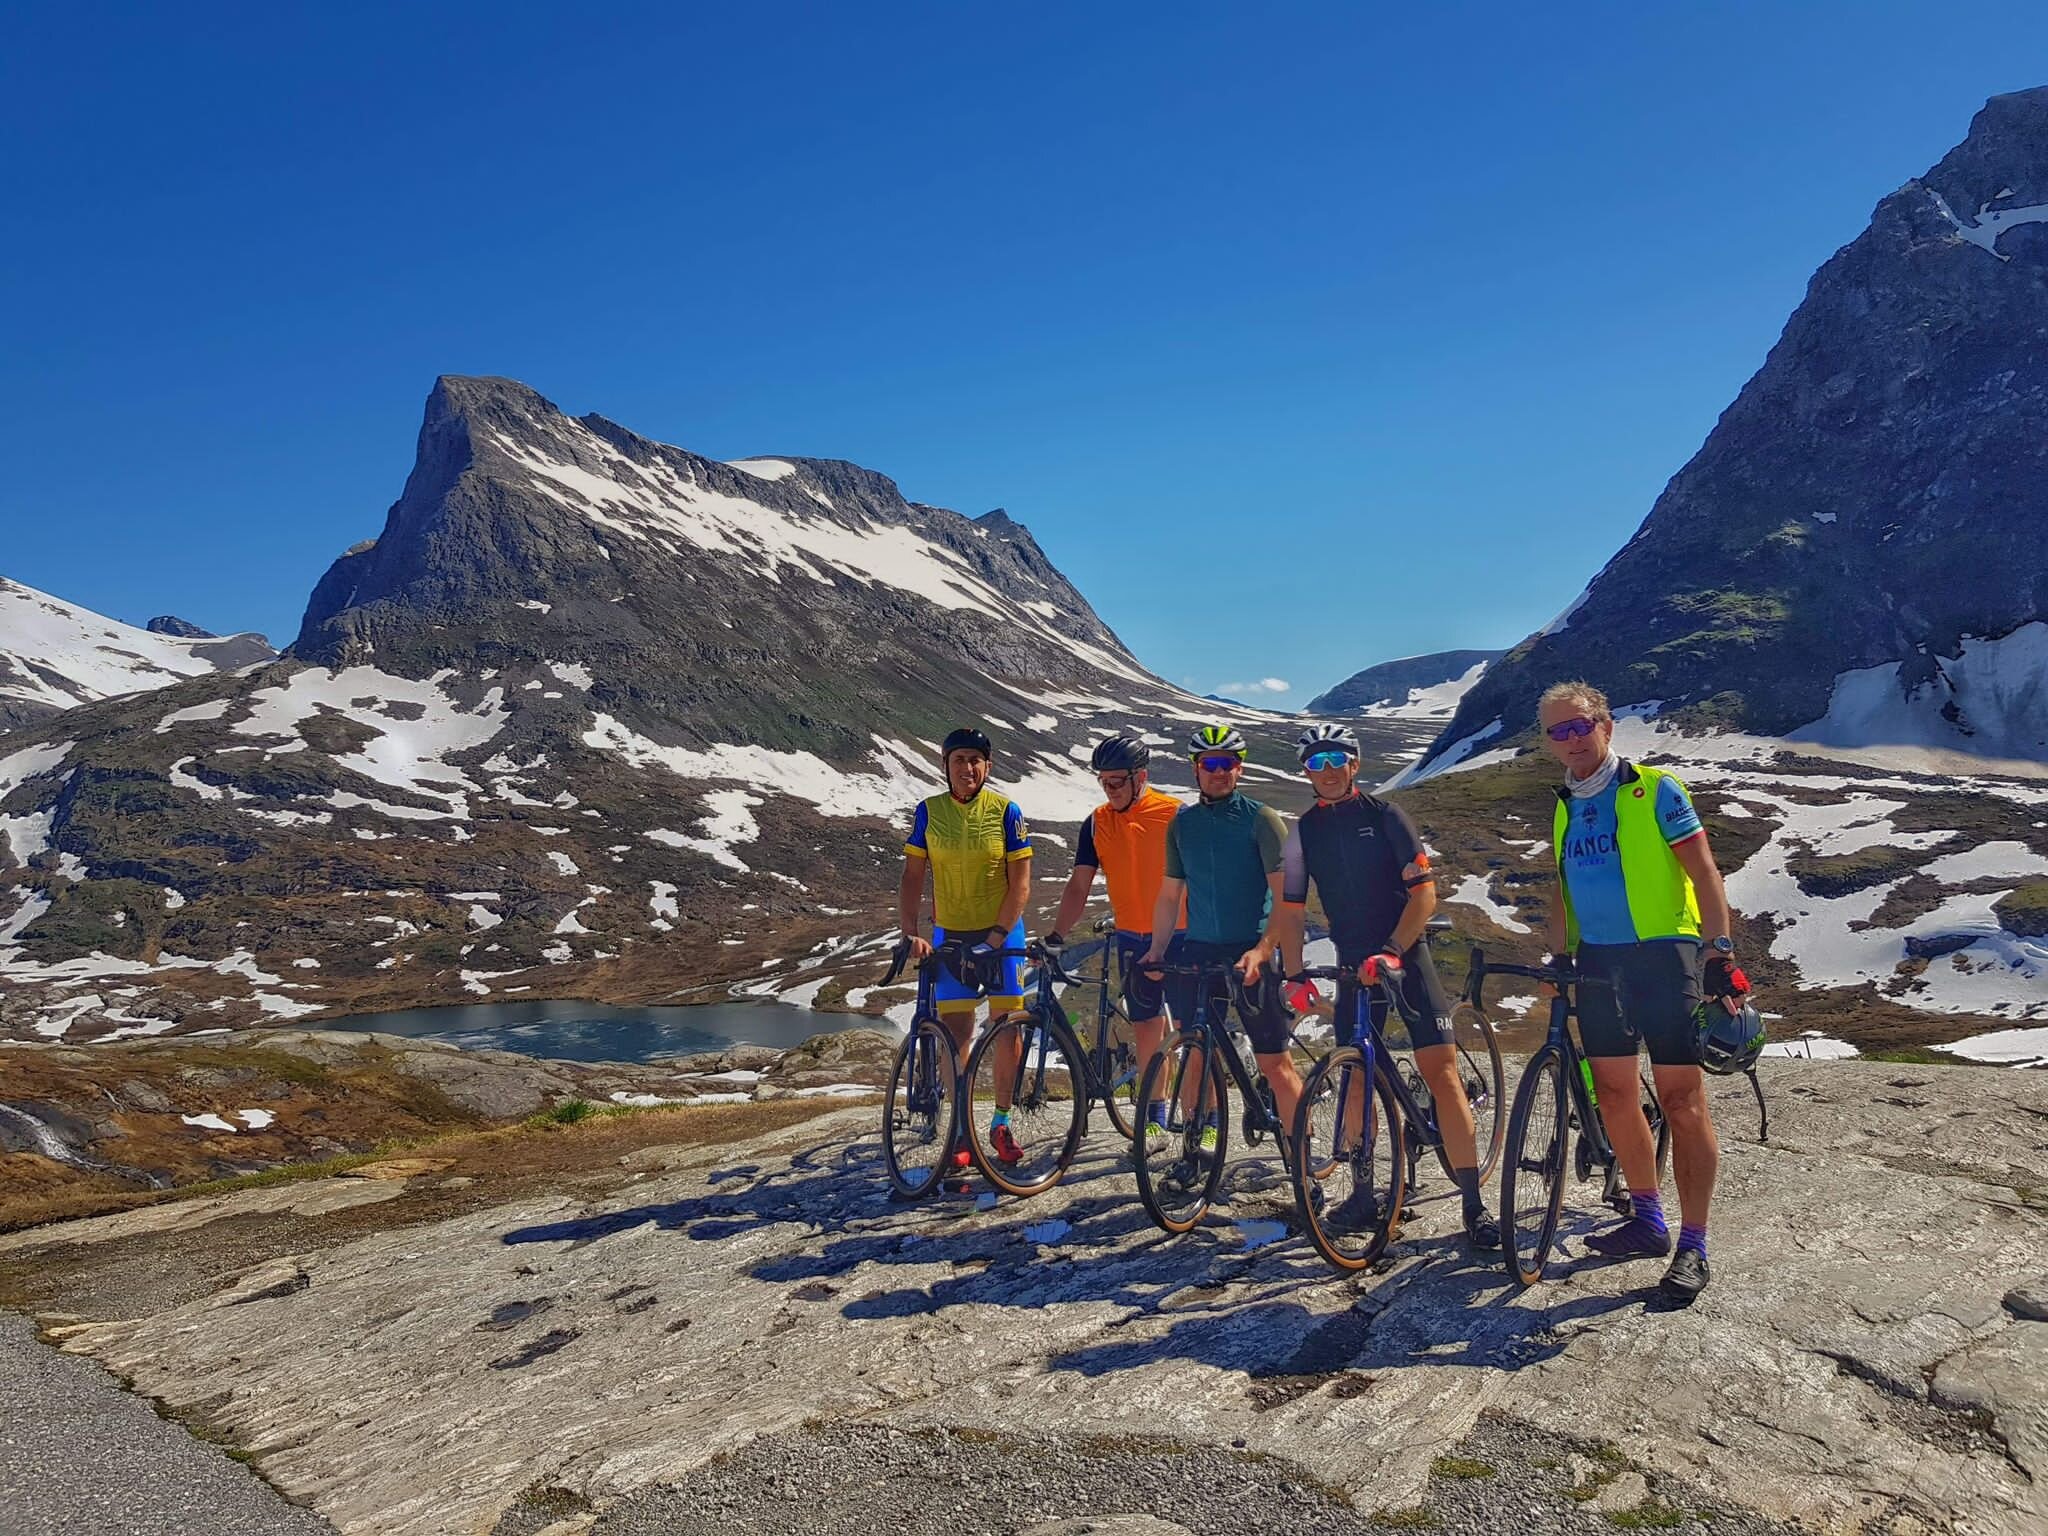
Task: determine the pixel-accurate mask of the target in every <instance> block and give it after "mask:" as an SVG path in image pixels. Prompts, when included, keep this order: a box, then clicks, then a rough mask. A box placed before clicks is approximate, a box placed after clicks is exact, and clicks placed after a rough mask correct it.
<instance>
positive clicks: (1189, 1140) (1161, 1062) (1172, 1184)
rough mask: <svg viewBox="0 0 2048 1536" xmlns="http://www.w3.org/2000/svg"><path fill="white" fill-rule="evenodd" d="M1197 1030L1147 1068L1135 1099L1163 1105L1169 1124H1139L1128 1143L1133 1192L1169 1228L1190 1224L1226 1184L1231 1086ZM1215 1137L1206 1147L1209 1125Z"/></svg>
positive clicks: (1186, 1227)
mask: <svg viewBox="0 0 2048 1536" xmlns="http://www.w3.org/2000/svg"><path fill="white" fill-rule="evenodd" d="M1200 1040H1201V1037H1200V1036H1199V1035H1182V1036H1181V1037H1180V1038H1179V1039H1177V1040H1174V1041H1171V1042H1169V1043H1168V1045H1167V1047H1166V1049H1165V1050H1163V1051H1161V1052H1160V1053H1159V1054H1158V1055H1157V1056H1154V1057H1153V1058H1152V1060H1151V1061H1150V1062H1149V1063H1148V1064H1147V1065H1146V1067H1145V1075H1144V1076H1143V1077H1142V1078H1141V1079H1139V1088H1138V1100H1139V1102H1140V1103H1142V1104H1145V1105H1148V1106H1149V1105H1155V1104H1156V1105H1163V1106H1164V1113H1165V1115H1166V1124H1165V1126H1164V1127H1163V1128H1161V1129H1160V1130H1159V1131H1157V1132H1154V1131H1153V1130H1152V1129H1151V1128H1150V1127H1149V1126H1140V1127H1139V1128H1138V1134H1137V1136H1136V1137H1135V1138H1134V1139H1133V1140H1132V1142H1131V1158H1132V1162H1133V1164H1134V1165H1135V1167H1136V1170H1137V1175H1138V1198H1139V1199H1140V1200H1141V1201H1143V1202H1144V1205H1145V1210H1146V1212H1147V1214H1149V1215H1150V1216H1151V1218H1152V1219H1153V1221H1155V1222H1156V1223H1158V1225H1159V1226H1160V1227H1161V1228H1162V1229H1164V1230H1165V1231H1168V1232H1186V1231H1189V1230H1191V1229H1192V1228H1193V1227H1194V1225H1195V1224H1196V1223H1197V1222H1199V1221H1200V1220H1201V1219H1202V1217H1203V1216H1204V1215H1206V1214H1207V1213H1208V1210H1209V1207H1210V1206H1211V1205H1212V1204H1213V1203H1214V1202H1215V1199H1216V1191H1217V1189H1218V1188H1219V1187H1220V1186H1221V1185H1222V1183H1223V1153H1224V1150H1225V1148H1226V1147H1227V1146H1228V1145H1229V1141H1230V1100H1229V1090H1228V1088H1227V1087H1226V1086H1225V1082H1224V1077H1223V1063H1222V1062H1220V1061H1218V1060H1217V1059H1216V1052H1215V1050H1214V1049H1205V1048H1204V1047H1203V1046H1202V1045H1201V1044H1200ZM1210 1130H1213V1132H1214V1142H1213V1145H1212V1146H1211V1147H1204V1145H1203V1142H1204V1140H1205V1139H1206V1137H1207V1132H1209V1131H1210Z"/></svg>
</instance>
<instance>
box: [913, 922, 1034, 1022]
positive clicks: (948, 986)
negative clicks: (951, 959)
mask: <svg viewBox="0 0 2048 1536" xmlns="http://www.w3.org/2000/svg"><path fill="white" fill-rule="evenodd" d="M960 937H961V938H963V939H971V940H972V941H973V942H974V943H976V944H982V943H986V942H987V940H988V930H987V929H986V928H984V929H982V930H981V931H980V932H979V933H976V932H973V931H972V930H970V931H969V932H967V933H963V934H962V935H960ZM945 942H946V930H945V929H943V928H939V927H934V928H933V929H932V946H933V947H934V948H937V947H938V946H939V945H941V944H944V943H945ZM1000 947H1001V948H1003V949H1022V948H1023V947H1024V920H1023V919H1022V918H1019V919H1018V920H1017V925H1016V926H1015V927H1014V928H1012V929H1011V930H1010V931H1009V933H1008V935H1007V936H1005V938H1004V939H1003V942H1002V944H1001V946H1000ZM997 964H999V965H1000V966H1001V967H1002V976H1001V978H1000V982H1001V984H1000V985H999V986H997V987H995V988H994V989H992V990H991V991H989V992H987V993H983V992H981V991H979V990H978V989H976V988H974V987H970V986H968V985H967V984H966V983H965V982H963V981H961V980H960V979H959V978H957V977H956V976H954V974H953V973H952V972H951V971H949V970H947V969H946V968H945V967H944V966H943V965H942V966H940V967H939V974H938V978H937V980H935V981H934V982H933V983H932V998H933V1001H934V1002H935V1003H936V1005H937V1007H938V1010H939V1014H940V1016H941V1017H942V1018H943V1017H946V1016H948V1015H950V1016H952V1017H954V1018H958V1017H960V1016H961V1015H962V1014H968V1015H972V1014H973V1012H974V1010H975V1009H976V1008H977V1007H979V1006H980V1004H981V1000H982V998H983V997H984V996H986V997H987V998H988V1003H989V1007H990V1008H991V1009H993V1010H994V1011H995V1012H997V1013H1013V1012H1015V1011H1016V1010H1017V1009H1019V1008H1022V1007H1023V1006H1024V958H1023V956H1021V955H1017V956H1012V957H1011V958H1009V959H1005V960H1001V961H998V962H997Z"/></svg>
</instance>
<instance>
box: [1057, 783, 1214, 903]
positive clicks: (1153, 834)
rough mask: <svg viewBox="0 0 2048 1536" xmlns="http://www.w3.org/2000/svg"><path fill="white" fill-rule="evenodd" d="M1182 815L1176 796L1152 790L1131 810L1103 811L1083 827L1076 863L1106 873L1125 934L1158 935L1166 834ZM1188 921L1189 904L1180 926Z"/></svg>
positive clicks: (1098, 809)
mask: <svg viewBox="0 0 2048 1536" xmlns="http://www.w3.org/2000/svg"><path fill="white" fill-rule="evenodd" d="M1179 810H1180V802H1179V801H1178V800H1176V799H1174V798H1173V796H1171V795H1167V794H1162V793H1160V792H1159V791H1158V790H1156V789H1149V788H1148V789H1147V790H1146V791H1145V793H1144V794H1143V795H1142V796H1140V797H1139V798H1138V799H1137V800H1135V801H1133V802H1132V804H1131V808H1130V809H1129V810H1127V811H1119V810H1115V809H1113V808H1112V807H1110V806H1107V805H1099V806H1097V807H1096V808H1095V814H1094V815H1092V816H1090V817H1089V818H1088V819H1087V820H1086V821H1084V822H1082V823H1081V840H1080V844H1079V846H1078V847H1077V848H1076V850H1075V852H1074V863H1075V864H1076V865H1077V866H1079V867H1081V868H1084V869H1085V868H1087V867H1089V866H1091V865H1092V866H1094V867H1095V868H1097V869H1099V870H1101V871H1102V878H1103V879H1104V880H1105V881H1107V882H1108V884H1109V909H1110V911H1111V912H1113V913H1115V914H1116V925H1117V927H1118V928H1119V929H1121V930H1122V931H1123V932H1125V933H1150V932H1151V931H1152V907H1153V904H1154V903H1155V902H1157V901H1158V900H1159V882H1160V881H1161V880H1163V879H1165V878H1166V828H1167V824H1168V823H1169V822H1171V821H1172V820H1173V818H1174V816H1175V815H1176V814H1177V813H1178V812H1179ZM1187 920H1188V914H1187V904H1186V903H1185V902H1183V903H1182V904H1181V914H1180V924H1179V926H1181V927H1186V926H1187Z"/></svg>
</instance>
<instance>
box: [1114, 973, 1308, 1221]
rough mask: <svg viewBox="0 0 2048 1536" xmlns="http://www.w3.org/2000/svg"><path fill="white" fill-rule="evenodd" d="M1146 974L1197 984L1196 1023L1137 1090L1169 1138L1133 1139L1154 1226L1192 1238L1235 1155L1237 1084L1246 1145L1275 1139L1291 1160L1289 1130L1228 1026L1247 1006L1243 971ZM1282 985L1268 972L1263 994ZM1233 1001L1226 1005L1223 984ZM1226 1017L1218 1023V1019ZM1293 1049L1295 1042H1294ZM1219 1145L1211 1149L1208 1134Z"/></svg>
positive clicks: (1148, 1070)
mask: <svg viewBox="0 0 2048 1536" xmlns="http://www.w3.org/2000/svg"><path fill="white" fill-rule="evenodd" d="M1145 969H1146V970H1147V972H1148V973H1149V972H1152V971H1158V972H1160V973H1161V974H1163V975H1166V976H1191V977H1193V978H1194V979H1195V1006H1194V1013H1193V1017H1191V1018H1189V1019H1187V1020H1185V1021H1183V1022H1182V1024H1181V1027H1180V1029H1179V1031H1178V1032H1177V1033H1176V1034H1175V1035H1174V1037H1173V1038H1172V1039H1171V1040H1170V1041H1168V1042H1167V1044H1166V1048H1165V1049H1164V1050H1162V1051H1161V1052H1160V1053H1159V1054H1158V1055H1157V1056H1154V1057H1153V1058H1152V1060H1151V1061H1149V1062H1147V1063H1146V1065H1145V1073H1144V1076H1143V1077H1142V1078H1141V1079H1140V1080H1139V1086H1138V1113H1139V1114H1141V1115H1143V1114H1145V1113H1146V1112H1147V1110H1148V1108H1149V1106H1151V1105H1154V1104H1159V1105H1163V1106H1164V1109H1163V1113H1164V1114H1165V1116H1166V1121H1165V1127H1164V1131H1165V1134H1164V1135H1163V1136H1160V1137H1158V1138H1156V1142H1157V1144H1156V1145H1155V1138H1154V1137H1153V1136H1152V1135H1151V1134H1150V1132H1149V1131H1148V1130H1147V1129H1146V1128H1145V1127H1144V1126H1140V1127H1139V1130H1138V1134H1137V1135H1136V1136H1135V1137H1134V1138H1133V1139H1132V1142H1131V1151H1132V1160H1133V1163H1134V1166H1135V1168H1136V1171H1137V1175H1138V1198H1139V1199H1140V1200H1142V1201H1143V1202H1144V1205H1145V1210H1146V1212H1147V1214H1149V1215H1150V1216H1151V1218H1152V1220H1153V1221H1154V1222H1156V1223H1157V1224H1158V1225H1159V1226H1160V1227H1161V1228H1163V1229H1164V1230H1165V1231H1168V1232H1174V1233H1179V1232H1187V1231H1190V1230H1192V1229H1193V1228H1194V1226H1195V1225H1196V1223H1198V1222H1199V1221H1201V1219H1202V1217H1203V1216H1205V1215H1206V1214H1208V1210H1209V1207H1210V1206H1211V1205H1212V1204H1214V1203H1215V1200H1216V1192H1217V1190H1218V1189H1219V1188H1221V1186H1222V1183H1223V1161H1224V1158H1225V1157H1226V1156H1227V1155H1228V1153H1229V1150H1230V1084H1231V1083H1233V1082H1234V1083H1236V1085H1237V1091H1238V1092H1239V1093H1240V1094H1242V1095H1243V1096H1244V1115H1243V1119H1242V1121H1241V1122H1240V1128H1241V1129H1242V1130H1243V1132H1244V1139H1245V1144H1246V1145H1247V1146H1254V1147H1255V1146H1257V1145H1259V1143H1260V1142H1262V1141H1264V1140H1265V1138H1266V1137H1268V1136H1271V1137H1272V1138H1273V1139H1274V1142H1275V1144H1276V1145H1278V1146H1279V1147H1280V1149H1281V1154H1282V1157H1283V1159H1284V1157H1285V1154H1286V1142H1287V1136H1286V1128H1285V1127H1283V1126H1282V1125H1281V1124H1280V1120H1279V1117H1278V1115H1277V1114H1276V1113H1275V1112H1274V1107H1273V1090H1272V1087H1271V1085H1269V1084H1268V1083H1267V1082H1266V1080H1265V1078H1264V1077H1263V1076H1261V1075H1259V1074H1258V1073H1257V1072H1256V1071H1254V1070H1253V1069H1252V1068H1250V1067H1248V1066H1246V1064H1245V1059H1244V1057H1243V1055H1241V1054H1240V1052H1239V1051H1238V1049H1237V1045H1236V1039H1235V1037H1236V1031H1234V1030H1232V1029H1231V1028H1230V1027H1229V1024H1228V1017H1227V1008H1228V1006H1229V1003H1236V1004H1237V1005H1239V1006H1240V1007H1244V1006H1245V1005H1246V1002H1247V997H1246V992H1245V989H1244V986H1243V983H1242V981H1241V979H1240V978H1239V975H1238V970H1237V967H1236V966H1235V965H1234V964H1232V963H1230V962H1228V961H1222V960H1217V961H1210V962H1206V963H1204V964H1199V965H1176V964H1161V965H1157V966H1147V967H1146V968H1145ZM1277 980H1278V977H1277V975H1276V974H1275V973H1273V972H1270V971H1269V972H1268V973H1267V974H1266V976H1265V977H1264V978H1263V979H1262V980H1261V981H1260V983H1259V985H1260V986H1262V987H1265V986H1272V985H1274V984H1275V982H1276V981H1277ZM1219 982H1221V983H1223V986H1222V989H1221V990H1222V991H1223V993H1224V995H1225V997H1226V998H1227V999H1228V1002H1225V1003H1221V1004H1219V1002H1218V1000H1217V998H1216V996H1215V994H1216V992H1217V991H1218V987H1217V983H1219ZM1219 1010H1223V1011H1226V1018H1225V1021H1224V1023H1222V1024H1220V1025H1219V1024H1218V1022H1217V1020H1216V1018H1215V1016H1214V1015H1215V1012H1217V1011H1219ZM1288 1043H1289V1046H1290V1047H1292V1046H1293V1045H1294V1044H1295V1042H1294V1040H1293V1039H1292V1037H1291V1035H1290V1038H1289V1042H1288ZM1210 1131H1213V1132H1214V1133H1215V1138H1214V1145H1213V1146H1212V1147H1204V1146H1203V1140H1204V1138H1205V1135H1206V1133H1208V1132H1210Z"/></svg>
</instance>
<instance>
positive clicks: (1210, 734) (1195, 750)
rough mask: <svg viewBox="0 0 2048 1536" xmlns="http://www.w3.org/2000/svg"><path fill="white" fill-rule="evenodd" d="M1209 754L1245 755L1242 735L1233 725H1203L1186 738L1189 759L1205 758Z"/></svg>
mask: <svg viewBox="0 0 2048 1536" xmlns="http://www.w3.org/2000/svg"><path fill="white" fill-rule="evenodd" d="M1211 752H1235V753H1236V754H1237V755H1238V756H1239V757H1243V756H1244V755H1245V742H1244V735H1243V733H1242V732H1240V731H1239V730H1238V728H1237V727H1236V726H1234V725H1205V726H1202V727H1200V728H1199V729H1198V730H1196V732H1195V734H1194V735H1192V736H1190V737H1189V738H1188V756H1189V757H1207V756H1208V755H1209V754H1210V753H1211Z"/></svg>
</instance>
